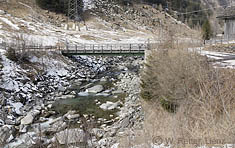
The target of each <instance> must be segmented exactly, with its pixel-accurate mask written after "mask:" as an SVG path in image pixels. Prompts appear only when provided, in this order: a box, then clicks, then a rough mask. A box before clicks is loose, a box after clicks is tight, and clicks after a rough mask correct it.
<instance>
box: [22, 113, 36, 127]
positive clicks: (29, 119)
mask: <svg viewBox="0 0 235 148" xmlns="http://www.w3.org/2000/svg"><path fill="white" fill-rule="evenodd" d="M33 120H34V116H33V115H32V114H31V113H28V114H27V115H26V116H25V117H24V118H23V119H21V124H23V125H29V124H32V123H33Z"/></svg>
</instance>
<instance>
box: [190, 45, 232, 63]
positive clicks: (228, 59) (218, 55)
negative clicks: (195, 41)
mask: <svg viewBox="0 0 235 148" xmlns="http://www.w3.org/2000/svg"><path fill="white" fill-rule="evenodd" d="M190 50H193V51H196V52H198V53H200V54H201V55H204V56H207V57H208V58H210V59H215V60H217V61H218V62H214V63H213V65H214V66H215V67H220V68H235V54H232V53H226V52H216V51H206V50H203V48H195V49H190Z"/></svg>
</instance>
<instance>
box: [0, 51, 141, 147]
mask: <svg viewBox="0 0 235 148" xmlns="http://www.w3.org/2000/svg"><path fill="white" fill-rule="evenodd" d="M53 56H55V55H53ZM58 57H60V55H58ZM142 62H143V60H142V59H141V58H136V57H87V56H78V57H72V58H70V59H68V58H64V57H60V58H56V59H55V57H54V59H53V60H52V57H50V56H48V55H47V56H46V55H44V56H42V57H38V56H35V55H32V56H30V64H28V65H24V64H23V65H22V64H18V63H16V62H13V61H11V60H9V59H8V58H7V57H6V56H5V55H4V54H2V61H1V65H3V66H2V68H1V70H0V71H1V72H0V73H1V74H0V75H1V82H0V90H1V93H0V98H1V106H0V107H1V114H0V115H1V116H0V124H1V127H0V135H1V136H0V141H1V145H2V147H15V148H18V147H33V146H34V147H35V146H44V147H48V148H50V147H56V146H57V147H58V146H59V147H73V146H77V147H83V146H84V147H85V146H88V147H92V148H93V147H104V148H107V147H112V148H115V147H117V146H118V143H119V138H118V137H119V136H120V135H121V134H122V133H123V131H125V130H126V129H130V128H135V127H140V128H141V126H142V121H143V117H144V116H143V113H142V109H141V106H140V103H139V95H138V94H139V76H138V74H139V69H140V66H141V64H142ZM35 65H37V68H35ZM30 66H31V67H33V68H31V67H30ZM25 67H26V68H25ZM40 68H43V72H42V73H39V72H38V71H37V69H40ZM35 73H36V74H35Z"/></svg>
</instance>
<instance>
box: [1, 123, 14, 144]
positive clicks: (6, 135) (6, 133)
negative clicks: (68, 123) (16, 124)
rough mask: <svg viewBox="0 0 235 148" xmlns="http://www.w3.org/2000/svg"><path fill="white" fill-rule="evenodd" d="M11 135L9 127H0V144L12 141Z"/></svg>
mask: <svg viewBox="0 0 235 148" xmlns="http://www.w3.org/2000/svg"><path fill="white" fill-rule="evenodd" d="M12 134H13V131H12V130H11V126H2V127H0V144H1V145H3V144H5V143H8V142H10V141H11V140H12V139H14V137H13V136H12Z"/></svg>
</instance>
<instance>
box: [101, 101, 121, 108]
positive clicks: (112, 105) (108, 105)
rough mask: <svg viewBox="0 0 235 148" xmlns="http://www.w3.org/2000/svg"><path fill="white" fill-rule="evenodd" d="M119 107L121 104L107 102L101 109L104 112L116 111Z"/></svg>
mask: <svg viewBox="0 0 235 148" xmlns="http://www.w3.org/2000/svg"><path fill="white" fill-rule="evenodd" d="M119 105H120V102H116V103H113V102H110V101H107V102H106V103H103V104H102V105H100V108H101V109H103V110H113V109H116V108H117V107H118V106H119Z"/></svg>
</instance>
